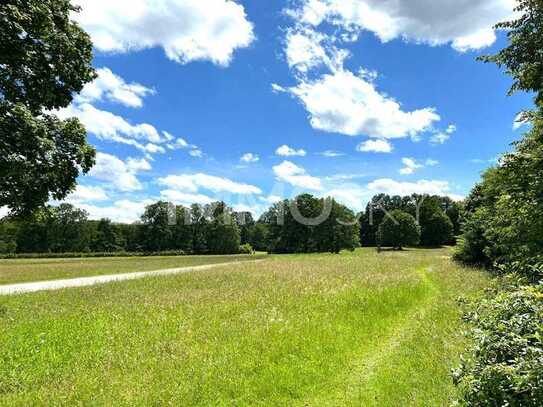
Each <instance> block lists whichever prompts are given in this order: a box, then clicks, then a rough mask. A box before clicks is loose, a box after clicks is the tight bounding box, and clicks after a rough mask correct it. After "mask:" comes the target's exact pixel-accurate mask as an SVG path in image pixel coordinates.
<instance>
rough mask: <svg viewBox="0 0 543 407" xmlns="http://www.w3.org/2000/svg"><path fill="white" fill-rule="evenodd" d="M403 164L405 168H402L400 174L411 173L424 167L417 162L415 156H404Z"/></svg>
mask: <svg viewBox="0 0 543 407" xmlns="http://www.w3.org/2000/svg"><path fill="white" fill-rule="evenodd" d="M402 164H403V165H404V168H402V169H401V170H400V174H402V175H411V174H413V173H414V172H415V171H416V170H418V169H419V168H422V167H424V165H422V164H419V163H417V161H416V160H414V159H413V158H408V157H405V158H402Z"/></svg>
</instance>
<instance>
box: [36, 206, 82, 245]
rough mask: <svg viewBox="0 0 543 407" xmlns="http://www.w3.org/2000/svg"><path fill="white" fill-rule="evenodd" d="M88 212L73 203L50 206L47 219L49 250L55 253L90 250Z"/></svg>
mask: <svg viewBox="0 0 543 407" xmlns="http://www.w3.org/2000/svg"><path fill="white" fill-rule="evenodd" d="M87 217H88V214H87V213H86V212H85V211H83V210H81V209H78V208H76V207H74V206H73V205H70V204H61V205H59V206H58V207H53V208H50V216H49V217H48V219H47V241H48V245H49V250H50V251H52V252H55V253H64V252H87V251H90V243H91V234H90V229H89V225H88V222H87Z"/></svg>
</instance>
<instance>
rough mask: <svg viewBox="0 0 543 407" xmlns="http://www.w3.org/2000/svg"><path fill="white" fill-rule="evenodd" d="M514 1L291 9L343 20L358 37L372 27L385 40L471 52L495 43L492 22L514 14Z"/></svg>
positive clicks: (363, 2) (370, 2) (310, 0)
mask: <svg viewBox="0 0 543 407" xmlns="http://www.w3.org/2000/svg"><path fill="white" fill-rule="evenodd" d="M514 6H515V0H478V1H473V0H419V1H413V0H304V1H302V7H301V8H300V9H298V10H291V11H290V14H291V15H294V16H295V17H296V18H297V19H298V20H299V21H301V22H302V23H304V24H307V25H311V26H315V27H316V26H319V25H320V24H321V23H323V22H325V21H327V22H329V23H332V24H334V25H336V26H341V27H342V28H343V29H344V30H345V31H346V32H348V33H351V34H352V35H351V37H352V38H354V39H356V38H357V37H358V34H359V33H360V32H361V31H363V30H367V31H370V32H373V33H374V34H375V35H376V36H377V37H378V38H379V39H380V40H381V41H383V42H387V41H391V40H393V39H396V38H402V39H405V40H407V41H411V42H415V43H425V44H429V45H434V46H435V45H441V44H447V43H450V44H451V45H452V47H453V48H454V49H456V50H458V51H460V52H465V51H468V50H472V49H480V48H483V47H487V46H489V45H492V44H493V43H494V42H495V41H496V35H495V33H494V30H493V28H492V27H493V26H494V24H496V23H497V22H499V21H503V20H505V19H508V18H510V17H511V16H512V15H513V7H514Z"/></svg>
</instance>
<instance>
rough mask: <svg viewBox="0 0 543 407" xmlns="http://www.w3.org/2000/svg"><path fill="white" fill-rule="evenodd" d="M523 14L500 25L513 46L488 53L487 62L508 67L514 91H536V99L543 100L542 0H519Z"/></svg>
mask: <svg viewBox="0 0 543 407" xmlns="http://www.w3.org/2000/svg"><path fill="white" fill-rule="evenodd" d="M515 11H516V12H517V14H518V15H519V17H518V18H517V19H515V20H511V21H505V22H502V23H499V24H497V25H496V29H499V30H507V31H508V33H507V37H508V39H509V43H510V44H509V46H508V47H507V48H504V49H503V50H501V51H500V52H498V53H497V54H496V55H491V56H484V57H482V58H481V59H482V60H483V61H485V62H494V63H496V64H498V66H500V67H505V69H506V71H507V73H508V74H509V75H511V76H512V77H513V80H514V83H513V87H512V88H511V93H513V92H515V91H518V90H521V91H526V92H536V94H537V97H536V102H537V103H538V104H541V103H542V102H543V54H542V52H541V50H543V3H542V2H541V0H519V1H518V4H517V7H516V9H515Z"/></svg>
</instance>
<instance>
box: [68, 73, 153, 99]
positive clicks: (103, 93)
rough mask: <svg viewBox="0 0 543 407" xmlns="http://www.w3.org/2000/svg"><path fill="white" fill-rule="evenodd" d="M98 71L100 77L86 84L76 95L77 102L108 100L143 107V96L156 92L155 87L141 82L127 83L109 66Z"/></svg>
mask: <svg viewBox="0 0 543 407" xmlns="http://www.w3.org/2000/svg"><path fill="white" fill-rule="evenodd" d="M97 73H98V78H96V79H95V80H94V81H93V82H91V83H88V84H87V85H85V87H84V88H83V90H82V91H81V93H80V94H79V95H77V96H76V98H75V101H76V103H80V104H81V103H93V102H96V101H102V100H108V101H110V102H115V103H120V104H122V105H124V106H127V107H141V106H143V98H144V97H145V96H147V95H152V94H154V93H155V91H154V90H153V89H149V88H147V87H145V86H143V85H141V84H139V83H135V82H134V83H126V82H125V80H124V79H123V78H121V77H120V76H118V75H115V74H114V73H113V72H112V71H111V70H110V69H109V68H100V69H98V70H97Z"/></svg>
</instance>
